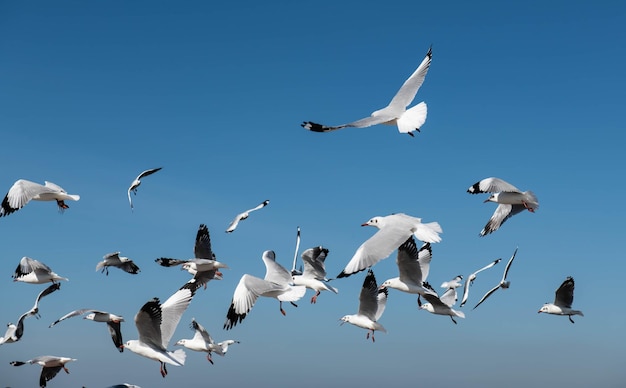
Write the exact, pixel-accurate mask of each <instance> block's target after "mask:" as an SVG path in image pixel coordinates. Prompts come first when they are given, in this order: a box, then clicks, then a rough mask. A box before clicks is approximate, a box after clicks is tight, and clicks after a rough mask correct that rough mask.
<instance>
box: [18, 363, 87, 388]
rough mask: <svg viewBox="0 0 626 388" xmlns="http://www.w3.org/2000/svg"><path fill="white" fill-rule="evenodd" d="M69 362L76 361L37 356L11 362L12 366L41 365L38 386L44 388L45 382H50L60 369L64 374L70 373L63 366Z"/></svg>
mask: <svg viewBox="0 0 626 388" xmlns="http://www.w3.org/2000/svg"><path fill="white" fill-rule="evenodd" d="M70 361H76V359H75V358H69V357H58V356H39V357H35V358H32V359H30V360H28V361H11V362H10V364H11V365H13V366H22V365H24V364H31V365H32V364H38V365H41V374H40V375H39V386H40V387H41V388H44V387H45V386H46V385H47V382H48V381H50V380H52V379H53V378H54V377H55V376H56V375H57V373H59V371H60V370H61V369H63V370H64V371H65V373H68V374H69V373H70V371H69V370H68V369H67V367H66V366H65V364H67V363H68V362H70Z"/></svg>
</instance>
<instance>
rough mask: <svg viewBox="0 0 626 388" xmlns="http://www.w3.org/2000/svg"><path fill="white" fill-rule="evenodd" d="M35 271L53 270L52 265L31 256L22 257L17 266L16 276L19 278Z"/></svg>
mask: <svg viewBox="0 0 626 388" xmlns="http://www.w3.org/2000/svg"><path fill="white" fill-rule="evenodd" d="M33 271H41V272H52V270H51V269H50V267H48V266H47V265H45V264H44V263H42V262H40V261H39V260H35V259H31V258H30V257H26V256H24V257H22V259H21V260H20V263H19V264H18V266H17V268H15V274H14V275H13V277H14V278H19V277H22V276H24V275H27V274H29V273H31V272H33Z"/></svg>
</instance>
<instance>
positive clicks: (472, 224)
mask: <svg viewBox="0 0 626 388" xmlns="http://www.w3.org/2000/svg"><path fill="white" fill-rule="evenodd" d="M598 4H599V3H592V2H584V1H573V2H572V1H568V2H565V1H554V2H540V1H530V2H517V3H510V2H495V1H493V2H492V1H478V2H471V3H468V2H449V3H446V4H439V3H437V4H434V3H433V2H431V3H428V2H416V1H398V2H387V3H385V4H381V3H380V2H369V1H359V2H353V1H346V2H333V1H316V2H304V3H302V2H274V3H271V2H270V3H267V2H265V3H261V2H247V1H243V2H236V3H229V4H215V3H210V2H194V1H191V2H185V3H180V2H166V1H156V2H147V1H135V2H121V1H113V2H82V1H61V2H54V3H50V2H42V1H32V2H27V3H24V2H1V3H0V53H1V55H0V128H1V129H2V135H3V136H2V144H3V147H2V161H3V169H2V172H1V173H0V189H1V187H4V189H2V190H5V192H6V191H8V189H9V188H10V187H11V185H12V184H13V182H14V181H15V180H17V179H20V178H23V179H28V180H32V181H36V182H41V183H43V181H44V180H48V181H52V182H55V183H57V184H59V185H61V186H62V187H64V188H65V189H66V190H67V191H68V192H70V193H72V194H79V195H81V199H80V201H79V202H71V203H68V204H69V206H70V209H68V210H67V211H66V212H65V214H63V215H60V214H58V213H57V211H56V209H55V206H54V204H53V203H44V202H32V203H30V204H28V205H27V206H26V207H24V208H23V209H22V210H20V211H18V212H16V213H14V214H12V215H10V216H8V217H5V218H3V219H0V234H1V235H2V244H1V248H2V250H1V253H2V264H0V274H1V276H0V279H4V280H1V281H0V293H2V294H3V295H5V297H3V301H4V303H3V304H2V305H3V308H2V311H1V313H0V321H3V322H15V321H16V320H17V318H18V317H19V316H20V315H21V314H22V313H23V312H25V311H27V310H28V309H29V308H30V307H31V306H32V303H33V301H34V298H35V297H36V295H37V293H38V292H39V291H41V290H42V289H43V288H44V287H45V286H40V285H30V284H22V283H14V282H12V279H11V275H12V274H13V272H14V270H15V267H16V266H17V264H18V262H19V260H20V258H21V257H22V256H29V257H32V258H35V259H38V260H40V261H42V262H44V263H47V264H48V265H49V266H51V267H52V269H53V270H54V271H55V272H57V273H59V274H60V275H62V276H66V277H68V278H69V279H70V281H69V282H64V283H63V284H62V286H61V290H60V291H59V292H57V293H55V294H52V295H50V296H48V297H46V298H45V299H44V300H43V301H42V302H41V305H40V313H41V315H42V318H41V319H40V320H36V319H33V318H30V319H28V320H27V321H26V323H25V326H26V328H25V334H24V336H23V338H22V340H21V341H20V342H18V343H14V344H6V345H3V346H2V347H0V384H1V385H2V386H3V387H4V386H10V387H14V388H15V387H29V386H36V384H37V381H38V375H39V367H35V366H23V367H20V368H15V367H12V366H10V365H9V361H12V360H22V359H25V360H27V359H30V358H33V357H35V356H38V355H44V354H53V355H59V356H68V357H73V358H77V359H78V361H76V362H74V363H72V364H69V365H68V366H69V368H70V371H71V374H70V375H65V374H64V373H61V374H59V375H58V376H57V377H56V378H55V379H54V380H52V381H50V382H49V385H48V386H49V387H61V386H63V387H81V386H86V387H89V388H92V387H107V386H109V385H113V384H118V383H121V382H128V383H133V384H137V385H140V386H142V387H144V388H145V387H167V386H172V385H174V384H185V385H186V386H191V387H195V386H206V385H207V384H209V382H210V384H211V385H216V386H218V385H219V386H225V387H230V386H232V387H234V386H244V385H250V384H253V383H254V384H260V385H261V386H270V385H271V386H277V387H285V386H293V385H294V384H297V385H298V386H299V387H304V388H306V387H314V386H315V387H317V386H319V385H320V384H331V385H335V386H339V385H345V384H349V385H350V386H356V385H357V384H361V385H362V386H380V385H382V384H385V385H387V384H390V383H391V384H397V385H402V384H411V385H415V384H420V385H424V386H426V385H428V386H433V387H445V386H451V385H453V384H468V385H470V386H483V387H496V386H503V385H504V386H511V387H522V386H528V385H534V386H537V385H538V386H568V387H588V386H590V385H591V384H599V385H601V386H606V387H609V386H621V385H623V381H624V379H625V378H626V372H624V368H623V346H624V345H625V342H624V334H623V327H624V320H625V319H626V313H624V310H623V309H621V308H619V304H618V303H619V302H618V300H619V298H620V296H621V295H622V288H621V287H620V283H621V281H622V277H621V273H623V272H624V269H625V265H624V263H623V260H622V257H621V256H623V249H622V246H621V243H620V240H621V239H622V238H623V232H624V226H623V222H622V221H623V218H624V216H625V215H626V214H625V212H624V210H623V206H621V204H620V194H621V193H622V192H624V190H625V189H626V184H625V183H624V179H623V172H622V171H621V170H622V169H623V166H624V165H625V158H624V152H623V148H624V145H625V144H626V135H625V134H624V130H623V129H624V124H623V122H624V120H623V105H624V92H623V91H624V88H625V87H626V77H625V76H624V71H623V70H624V68H625V66H626V47H625V46H624V44H623V42H624V41H625V38H626V36H625V35H626V32H625V30H624V27H623V26H624V22H626V6H625V5H624V4H622V3H620V2H605V3H602V5H598ZM431 45H432V47H433V61H432V65H431V68H430V70H429V73H428V75H427V77H426V80H425V82H424V84H423V86H422V87H421V89H420V90H419V92H418V94H417V96H416V99H415V101H414V103H417V102H419V101H426V103H427V104H428V118H427V121H426V123H425V124H424V126H423V127H422V131H421V133H419V134H417V135H416V137H415V138H410V137H409V136H406V135H401V134H399V133H398V132H397V129H396V128H395V127H392V126H376V127H371V128H365V129H353V128H350V129H344V130H341V131H337V132H333V133H312V132H308V131H306V130H304V129H303V128H301V127H300V123H301V122H302V121H305V120H311V121H316V122H321V123H324V124H341V123H345V122H349V121H352V120H355V119H358V118H362V117H366V116H367V115H369V114H370V113H371V112H372V111H374V110H377V109H379V108H382V107H383V106H385V105H386V104H387V103H388V102H389V100H390V99H391V97H392V96H393V95H394V94H395V92H396V91H397V89H398V88H399V87H400V85H401V84H402V83H403V82H404V80H405V79H406V78H407V77H408V76H409V75H410V74H411V73H412V72H413V71H414V70H415V68H416V67H417V65H418V64H419V63H420V62H421V60H422V58H423V57H424V55H425V53H426V51H427V50H428V47H430V46H431ZM159 166H162V167H163V170H161V171H160V172H158V173H157V174H155V175H152V176H150V177H148V178H146V179H145V180H144V182H143V184H142V186H141V187H140V189H139V192H138V195H137V196H136V198H135V211H134V212H132V213H131V211H130V209H129V206H128V201H127V198H126V189H127V188H128V185H129V184H130V182H131V181H132V180H133V178H134V177H135V176H136V175H137V174H138V173H139V172H141V171H143V170H145V169H148V168H152V167H159ZM488 176H497V177H500V178H502V179H505V180H507V181H509V182H511V183H512V184H514V185H516V186H518V187H519V188H521V189H523V190H526V189H530V190H533V191H534V192H535V193H536V194H537V196H538V198H539V201H540V208H539V210H538V211H537V212H536V213H535V214H530V213H528V212H524V213H522V214H519V215H517V216H515V217H514V218H512V219H511V220H509V221H508V222H507V223H506V224H505V225H504V226H503V227H502V228H501V229H500V230H498V231H497V232H495V233H494V234H492V235H489V236H486V237H483V238H479V237H478V233H479V232H480V230H481V228H482V227H483V226H484V225H485V223H486V222H487V220H488V219H489V217H490V216H491V214H492V213H493V211H494V209H495V204H491V203H489V204H484V203H482V201H483V200H484V199H486V196H471V195H469V194H467V193H466V190H467V188H468V187H469V186H470V185H471V184H473V183H475V182H476V181H478V180H480V179H482V178H485V177H488ZM620 176H622V178H620ZM3 194H4V192H3ZM265 199H270V201H271V202H270V204H269V206H267V207H266V208H264V209H263V210H261V211H259V212H256V213H254V214H253V215H252V216H251V217H250V218H249V219H248V220H246V221H244V222H243V223H241V224H240V226H239V228H238V229H237V230H236V231H235V232H234V233H232V234H226V233H224V230H225V229H226V227H227V226H228V224H229V222H230V221H231V219H232V218H233V217H234V216H235V215H236V214H237V213H238V212H240V211H242V210H245V209H247V208H250V207H253V206H255V205H256V204H258V203H260V202H261V201H263V200H265ZM395 212H404V213H407V214H410V215H413V216H416V217H421V218H423V220H424V221H425V222H430V221H437V222H439V223H440V224H441V226H442V227H443V230H444V233H443V234H442V238H443V240H442V242H441V243H439V244H436V245H434V246H433V261H432V265H431V272H430V275H429V280H430V282H431V283H432V284H434V285H439V284H440V283H441V282H443V281H445V280H449V279H451V278H452V277H454V276H455V275H457V274H462V275H463V276H467V275H469V274H470V273H471V272H473V271H474V270H476V269H478V268H480V267H482V266H483V265H485V264H487V263H488V262H490V261H492V260H494V259H496V258H498V257H502V258H503V259H505V260H506V259H508V258H509V257H510V255H511V254H512V253H513V251H514V249H515V248H516V247H519V251H518V254H517V258H516V260H515V262H514V264H513V266H512V269H511V272H510V274H509V275H510V276H509V280H510V281H511V283H512V284H511V288H510V289H508V290H506V291H503V292H501V291H498V292H497V293H496V294H494V295H493V296H492V297H491V298H490V299H489V300H488V301H487V302H485V303H484V304H483V305H481V306H480V307H479V308H478V309H476V310H474V311H472V310H470V308H471V306H472V301H473V302H476V301H477V300H478V298H480V296H481V295H482V294H483V293H484V292H486V291H487V290H488V289H490V288H491V287H492V286H493V285H495V284H497V282H498V281H499V278H500V276H501V273H502V270H503V269H504V266H503V265H498V266H496V267H494V268H493V269H491V270H489V271H486V272H483V273H481V274H480V276H479V278H478V279H477V280H476V282H475V283H474V286H473V287H472V293H471V294H470V302H468V305H467V306H465V307H464V308H463V311H464V312H465V313H466V316H467V317H466V319H458V321H459V323H458V325H454V324H453V323H452V322H451V321H450V319H449V318H447V317H443V316H435V315H431V314H428V313H427V312H425V311H419V310H418V309H417V304H416V301H415V297H414V296H412V295H408V294H402V293H400V292H398V291H395V290H390V295H389V301H388V304H387V309H386V311H385V313H384V315H383V316H382V318H381V319H380V322H381V323H382V324H383V325H384V326H385V327H386V328H387V330H388V333H387V334H383V333H377V335H376V343H374V344H373V343H372V342H371V341H367V340H366V339H365V334H366V332H365V330H362V329H359V328H357V327H354V326H350V325H344V326H340V325H339V318H340V317H342V316H343V315H345V314H352V313H355V312H356V311H357V308H358V293H359V290H360V287H361V284H362V282H363V277H364V276H365V273H360V274H357V275H354V276H351V277H349V278H346V279H338V280H336V281H335V282H333V285H334V286H335V287H337V288H338V289H339V294H337V295H334V294H331V293H323V294H322V295H321V296H320V298H319V299H318V303H317V304H316V305H311V304H309V299H310V297H311V295H312V294H311V291H310V290H309V291H308V292H307V295H306V296H305V297H304V298H303V299H302V300H300V302H299V307H298V308H294V307H292V306H289V305H287V306H286V310H287V315H286V316H285V317H283V316H281V315H280V313H279V311H278V302H277V301H275V300H271V299H260V300H259V301H258V302H257V304H256V305H255V307H254V308H253V310H252V311H251V313H250V314H249V315H248V317H246V319H245V320H244V321H243V323H241V324H239V325H238V326H236V327H235V328H233V329H232V330H230V331H224V330H223V329H222V325H223V323H224V319H225V317H226V312H227V310H228V306H229V304H230V300H231V297H232V293H233V291H234V289H235V287H236V285H237V282H238V281H239V278H240V277H241V275H243V274H244V273H249V274H252V275H255V276H259V277H262V276H263V275H264V273H265V268H264V266H263V263H262V261H261V254H262V252H263V251H264V250H268V249H271V250H274V251H275V252H276V257H277V261H278V262H280V263H281V264H283V265H284V266H285V267H290V265H291V261H292V258H293V254H294V246H295V234H296V228H297V226H300V227H301V229H302V243H301V251H302V250H304V249H306V248H309V247H313V246H316V245H323V246H325V247H327V248H328V249H329V250H330V253H329V256H328V258H327V261H326V266H327V270H328V272H329V276H335V275H336V274H338V273H339V272H340V271H341V270H342V269H343V267H344V266H345V265H346V264H347V263H348V261H349V260H350V258H351V257H352V255H353V254H354V252H355V250H356V249H357V248H358V246H359V245H360V244H361V243H362V242H363V241H365V240H366V239H367V238H369V237H370V236H371V235H372V234H373V233H374V232H375V230H374V229H372V228H362V227H360V226H359V225H360V224H361V223H363V222H365V221H367V220H368V219H369V218H371V217H372V216H375V215H388V214H391V213H395ZM201 223H205V224H207V225H208V227H209V230H210V232H211V238H212V243H213V249H214V251H215V253H216V254H217V256H218V258H219V259H220V260H221V261H223V262H226V263H227V264H228V265H229V266H230V269H228V270H225V271H224V279H223V280H222V281H219V282H218V281H215V282H211V283H210V284H209V287H208V289H207V290H206V291H204V290H200V291H199V292H198V293H197V294H196V296H195V298H194V300H193V301H192V303H191V305H190V307H189V309H188V310H187V311H186V313H185V315H184V316H183V318H182V320H181V322H180V324H179V326H178V329H177V331H176V333H175V334H174V337H173V338H172V342H171V346H170V348H172V349H174V346H173V343H174V342H175V341H176V340H178V339H181V338H190V337H191V336H192V335H193V332H192V331H191V330H190V329H189V328H188V324H189V323H190V321H191V318H192V317H195V318H196V319H197V320H198V322H200V323H201V324H202V325H203V326H204V327H206V328H207V329H208V330H209V332H210V333H211V334H212V335H213V336H214V337H216V339H218V340H222V339H228V338H232V339H236V340H239V341H241V343H240V344H239V345H234V346H233V347H232V348H231V349H230V350H229V353H228V355H227V356H226V357H224V358H221V357H217V356H216V357H214V361H215V365H210V364H209V363H208V362H207V361H206V359H205V358H204V355H203V354H200V353H195V352H192V351H187V362H186V365H185V366H184V367H182V368H177V367H174V366H170V367H169V368H168V369H169V375H168V376H167V377H166V378H165V379H163V378H162V377H161V376H160V374H159V372H158V363H157V362H155V361H152V360H148V359H146V358H143V357H140V356H138V355H136V354H133V353H132V352H130V351H125V352H124V353H122V354H119V353H118V352H117V351H116V350H115V348H114V347H113V346H112V344H111V340H110V338H109V336H108V333H107V330H106V329H105V327H104V325H103V324H98V323H94V322H86V321H83V320H81V319H79V318H74V319H70V320H68V321H64V322H62V323H60V324H59V325H57V326H55V327H54V328H48V325H49V324H50V323H51V322H53V321H54V320H56V319H57V318H59V317H60V316H62V315H63V314H65V313H66V312H69V311H71V310H74V309H76V308H95V309H101V310H106V311H110V312H113V313H117V314H121V315H123V316H124V317H125V319H126V322H125V323H124V324H123V325H122V331H123V335H124V339H125V340H128V339H136V338H137V332H136V329H135V326H134V324H133V317H134V315H135V313H136V312H137V311H138V309H139V308H140V307H141V306H142V305H143V304H144V303H145V302H146V301H148V300H150V299H151V298H153V297H159V298H160V299H161V300H162V301H164V300H165V299H167V298H168V297H169V296H170V295H171V294H172V293H173V292H174V291H175V290H176V289H177V288H178V287H180V286H181V285H182V284H183V283H184V282H185V281H186V280H187V279H188V274H187V273H186V272H182V271H179V270H178V269H167V268H162V267H159V266H158V265H157V264H156V263H154V259H155V258H157V257H162V256H165V257H179V258H190V257H191V256H192V254H193V250H192V249H193V242H194V238H195V234H196V231H197V228H198V225H199V224H201ZM114 251H121V253H122V255H123V256H128V257H130V258H131V259H133V260H135V262H136V263H137V264H138V265H139V266H140V267H141V273H140V274H138V275H136V276H133V275H129V274H127V273H124V272H121V271H116V270H111V271H110V274H109V276H105V275H103V274H101V273H98V272H96V271H95V266H96V264H97V262H98V261H99V260H101V258H102V256H103V255H105V254H107V253H109V252H114ZM394 260H395V253H394V254H393V255H392V256H391V257H390V258H388V259H387V260H384V261H382V262H380V263H378V264H377V265H376V266H374V267H373V269H374V272H375V274H376V277H377V280H378V281H379V282H382V281H384V280H385V279H387V278H389V277H393V276H396V271H397V270H396V266H395V264H394ZM567 276H573V277H574V279H575V281H576V292H575V299H574V308H578V309H580V310H582V311H583V312H584V313H585V316H584V317H577V319H575V321H576V324H574V325H572V324H570V323H569V322H568V321H567V318H565V317H555V316H544V315H543V314H541V315H539V314H537V311H538V309H539V308H540V307H541V306H542V305H543V303H545V302H548V301H552V300H553V298H554V291H555V289H556V288H557V287H558V286H559V285H560V284H561V282H562V281H563V280H564V279H565V278H566V277H567ZM594 293H595V294H594ZM3 331H4V329H2V332H3Z"/></svg>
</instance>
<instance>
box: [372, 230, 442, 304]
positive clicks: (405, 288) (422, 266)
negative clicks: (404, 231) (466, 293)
mask: <svg viewBox="0 0 626 388" xmlns="http://www.w3.org/2000/svg"><path fill="white" fill-rule="evenodd" d="M432 254H433V251H432V248H431V246H430V243H425V244H424V245H422V247H421V248H420V249H419V250H418V249H417V246H416V245H415V240H414V239H413V236H409V238H408V239H407V240H406V241H405V242H404V243H403V244H402V245H400V247H398V256H397V257H396V264H397V265H398V272H399V275H400V276H398V277H396V278H391V279H387V280H385V281H384V282H383V284H382V285H381V287H386V288H393V289H396V290H399V291H402V292H406V293H409V294H426V293H434V291H431V290H430V289H429V288H427V287H425V286H424V283H425V282H426V278H427V277H428V272H429V271H430V262H431V260H432ZM435 295H436V294H435Z"/></svg>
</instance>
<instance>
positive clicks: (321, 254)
mask: <svg viewBox="0 0 626 388" xmlns="http://www.w3.org/2000/svg"><path fill="white" fill-rule="evenodd" d="M327 255H328V249H326V248H324V247H322V246H319V247H315V248H309V249H307V250H306V251H304V252H302V262H303V263H304V271H303V272H302V275H293V276H292V279H293V284H295V285H296V286H305V287H306V288H310V289H312V290H313V291H315V295H313V297H311V303H317V297H318V296H319V295H320V293H321V292H322V291H332V292H334V293H335V294H337V293H338V292H339V291H338V290H337V289H336V288H335V287H333V286H331V285H330V284H328V282H329V280H328V279H327V278H326V265H325V264H324V261H325V260H326V256H327ZM292 273H293V270H292Z"/></svg>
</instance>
